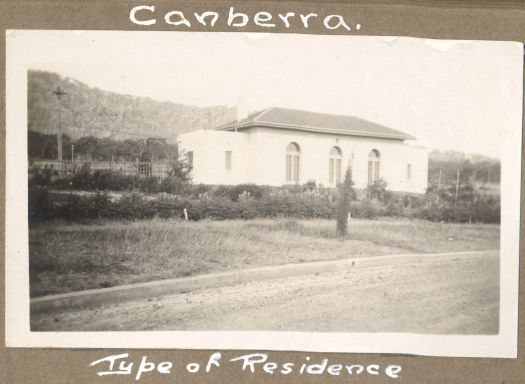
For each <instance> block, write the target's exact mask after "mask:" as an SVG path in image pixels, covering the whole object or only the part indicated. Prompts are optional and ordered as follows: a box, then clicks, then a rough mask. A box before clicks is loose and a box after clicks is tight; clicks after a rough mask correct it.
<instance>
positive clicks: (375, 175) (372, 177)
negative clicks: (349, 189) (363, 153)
mask: <svg viewBox="0 0 525 384" xmlns="http://www.w3.org/2000/svg"><path fill="white" fill-rule="evenodd" d="M379 165H380V154H379V151H378V150H377V149H372V150H371V151H370V153H369V154H368V185H371V184H374V182H375V181H377V180H378V179H379Z"/></svg>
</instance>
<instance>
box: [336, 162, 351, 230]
mask: <svg viewBox="0 0 525 384" xmlns="http://www.w3.org/2000/svg"><path fill="white" fill-rule="evenodd" d="M351 199H352V168H350V167H348V168H347V169H346V173H345V179H344V181H343V183H342V184H340V185H339V197H338V199H337V235H338V236H339V238H340V239H344V238H345V236H346V232H347V227H348V214H349V213H350V202H351Z"/></svg>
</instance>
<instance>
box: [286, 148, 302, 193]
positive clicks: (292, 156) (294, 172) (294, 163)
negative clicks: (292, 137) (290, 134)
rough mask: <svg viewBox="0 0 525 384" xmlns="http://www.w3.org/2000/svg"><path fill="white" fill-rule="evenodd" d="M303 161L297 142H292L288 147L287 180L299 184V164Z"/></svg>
mask: <svg viewBox="0 0 525 384" xmlns="http://www.w3.org/2000/svg"><path fill="white" fill-rule="evenodd" d="M300 162H301V150H300V149H299V146H298V145H297V144H296V143H290V144H288V146H287V147H286V182H287V183H294V184H297V183H298V182H299V166H300Z"/></svg>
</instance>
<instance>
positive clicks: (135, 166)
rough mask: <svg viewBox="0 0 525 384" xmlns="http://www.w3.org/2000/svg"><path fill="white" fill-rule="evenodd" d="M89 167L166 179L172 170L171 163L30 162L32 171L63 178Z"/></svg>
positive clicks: (96, 169) (97, 169)
mask: <svg viewBox="0 0 525 384" xmlns="http://www.w3.org/2000/svg"><path fill="white" fill-rule="evenodd" d="M86 164H87V165H88V166H89V168H90V169H91V170H92V171H114V172H119V173H122V174H124V175H136V176H140V177H146V176H154V177H161V178H162V177H166V176H167V175H168V173H169V171H170V170H171V165H170V163H169V162H140V161H89V160H75V161H67V160H66V161H62V162H60V161H58V160H33V161H30V162H29V168H30V169H45V168H47V169H52V170H54V171H57V172H58V174H59V175H61V176H69V175H72V174H75V173H77V172H78V171H80V170H81V169H82V167H84V166H85V165H86Z"/></svg>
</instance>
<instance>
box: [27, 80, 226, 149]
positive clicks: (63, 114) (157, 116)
mask: <svg viewBox="0 0 525 384" xmlns="http://www.w3.org/2000/svg"><path fill="white" fill-rule="evenodd" d="M57 87H60V89H61V90H63V91H65V92H66V94H65V95H64V96H62V97H61V100H60V106H61V107H60V109H59V107H58V105H59V104H58V100H57V96H56V95H55V94H54V93H53V91H54V90H55V89H57ZM27 107H28V129H29V130H31V131H35V132H39V133H43V134H55V133H56V127H57V124H58V122H59V118H60V121H61V126H62V132H63V133H64V134H66V135H68V136H69V137H71V138H74V139H76V138H80V137H85V136H93V137H97V138H103V137H107V138H111V139H114V140H125V139H144V138H149V137H159V138H164V139H167V140H168V141H169V142H174V141H175V138H176V136H177V135H178V134H181V133H185V132H190V131H193V130H197V129H209V128H213V127H215V126H217V125H220V124H224V123H226V122H228V121H231V120H233V119H235V117H236V110H235V108H233V107H226V106H214V107H202V108H201V107H194V106H187V105H182V104H175V103H171V102H160V101H156V100H153V99H150V98H146V97H136V96H129V95H121V94H117V93H113V92H108V91H103V90H100V89H98V88H92V87H89V86H88V85H86V84H84V83H81V82H80V81H77V80H74V79H71V78H64V77H62V76H60V75H58V74H56V73H51V72H43V71H28V105H27ZM59 116H60V117H59Z"/></svg>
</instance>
